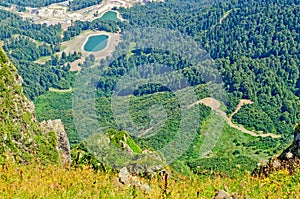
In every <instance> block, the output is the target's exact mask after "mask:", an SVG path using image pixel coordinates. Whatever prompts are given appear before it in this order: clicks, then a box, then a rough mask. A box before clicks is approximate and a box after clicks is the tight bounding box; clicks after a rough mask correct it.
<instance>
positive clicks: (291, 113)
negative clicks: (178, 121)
mask: <svg viewBox="0 0 300 199" xmlns="http://www.w3.org/2000/svg"><path fill="white" fill-rule="evenodd" d="M120 11H121V13H122V16H123V17H124V18H125V19H127V20H128V23H124V24H123V27H122V28H123V29H126V30H127V29H128V30H129V29H132V28H142V27H160V28H165V29H175V30H179V31H181V32H182V33H186V34H188V35H190V36H192V37H194V38H195V39H196V40H198V41H199V42H200V43H201V44H202V46H203V47H204V49H206V50H207V51H208V52H209V53H210V55H211V57H212V58H214V59H215V61H216V63H217V66H218V69H219V71H220V72H221V74H222V77H223V81H224V83H225V89H226V91H227V92H228V96H227V102H228V104H227V105H228V113H229V112H232V111H233V110H234V108H235V106H236V104H237V103H238V101H239V99H241V98H248V99H251V100H252V101H254V104H252V105H247V106H245V108H242V110H241V112H240V113H239V114H237V115H236V116H235V117H234V119H235V121H237V122H239V123H242V124H244V125H245V126H247V127H250V128H251V127H254V128H255V129H256V130H262V131H268V132H278V133H281V134H283V135H291V130H292V127H293V125H294V124H295V122H296V121H297V119H298V113H299V112H298V109H297V107H298V104H299V103H298V102H299V97H298V95H299V94H298V92H299V91H298V90H299V85H300V84H299V64H300V57H299V55H300V53H299V51H300V38H299V35H300V34H299V24H300V23H299V21H300V15H299V14H298V13H300V7H299V1H298V0H284V1H277V0H270V1H264V0H259V1H250V0H249V1H224V2H217V3H212V4H206V5H205V6H203V5H201V3H199V2H195V1H185V2H184V4H183V3H182V2H181V1H166V3H156V4H148V5H146V6H135V7H133V8H130V9H121V10H120ZM247 115H251V116H254V117H253V118H252V119H250V120H248V119H247ZM260 118H265V121H264V122H263V123H261V119H260Z"/></svg>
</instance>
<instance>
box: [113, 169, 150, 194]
mask: <svg viewBox="0 0 300 199" xmlns="http://www.w3.org/2000/svg"><path fill="white" fill-rule="evenodd" d="M118 181H119V182H120V183H121V184H123V185H126V186H135V187H137V188H139V189H141V190H144V191H149V190H150V186H149V185H148V184H146V183H143V182H142V181H140V180H139V179H138V177H137V176H133V175H132V174H131V173H129V171H128V170H127V168H126V167H123V168H122V169H121V170H120V172H119V178H118Z"/></svg>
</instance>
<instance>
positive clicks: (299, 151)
mask: <svg viewBox="0 0 300 199" xmlns="http://www.w3.org/2000/svg"><path fill="white" fill-rule="evenodd" d="M295 168H300V124H297V125H296V127H295V130H294V141H293V143H292V144H291V145H290V146H289V147H288V148H287V149H285V150H284V151H283V152H282V153H281V154H280V155H278V156H275V157H273V158H271V159H270V160H269V162H268V163H267V164H266V165H259V166H258V167H257V168H256V169H255V170H254V171H253V174H254V175H259V176H261V175H264V176H268V175H269V174H270V173H272V172H273V171H276V170H280V169H288V170H289V171H290V173H291V174H292V173H293V172H294V169H295Z"/></svg>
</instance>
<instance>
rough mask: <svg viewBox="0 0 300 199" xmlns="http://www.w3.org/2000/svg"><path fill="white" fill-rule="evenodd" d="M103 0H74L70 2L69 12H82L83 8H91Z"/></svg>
mask: <svg viewBox="0 0 300 199" xmlns="http://www.w3.org/2000/svg"><path fill="white" fill-rule="evenodd" d="M101 2H102V0H84V1H81V0H73V1H70V3H69V10H71V11H75V10H80V9H82V8H86V7H90V6H93V5H97V4H100V3H101Z"/></svg>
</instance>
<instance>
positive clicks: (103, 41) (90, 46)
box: [83, 35, 109, 52]
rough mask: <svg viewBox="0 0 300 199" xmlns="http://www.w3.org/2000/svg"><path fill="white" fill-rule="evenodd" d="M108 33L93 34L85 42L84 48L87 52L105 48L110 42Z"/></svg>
mask: <svg viewBox="0 0 300 199" xmlns="http://www.w3.org/2000/svg"><path fill="white" fill-rule="evenodd" d="M108 38H109V37H108V36H107V35H93V36H90V37H89V39H88V40H87V42H86V43H85V44H84V48H83V49H84V50H85V51H87V52H98V51H100V50H103V49H104V48H105V47H106V46H107V43H108Z"/></svg>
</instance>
